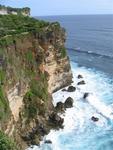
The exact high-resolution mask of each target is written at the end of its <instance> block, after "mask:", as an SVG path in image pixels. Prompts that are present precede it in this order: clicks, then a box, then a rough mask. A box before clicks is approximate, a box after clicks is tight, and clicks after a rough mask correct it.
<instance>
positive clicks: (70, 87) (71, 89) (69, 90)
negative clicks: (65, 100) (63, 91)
mask: <svg viewBox="0 0 113 150" xmlns="http://www.w3.org/2000/svg"><path fill="white" fill-rule="evenodd" d="M75 90H76V88H75V87H74V86H69V87H68V89H67V91H68V92H74V91H75Z"/></svg>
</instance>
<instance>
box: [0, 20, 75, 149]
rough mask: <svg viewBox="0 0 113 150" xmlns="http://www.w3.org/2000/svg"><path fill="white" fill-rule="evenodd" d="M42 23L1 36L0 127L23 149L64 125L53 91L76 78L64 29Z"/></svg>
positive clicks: (52, 24)
mask: <svg viewBox="0 0 113 150" xmlns="http://www.w3.org/2000/svg"><path fill="white" fill-rule="evenodd" d="M15 19H16V18H15ZM38 23H40V22H38ZM40 24H41V25H40V26H41V27H40V30H38V29H37V30H36V31H35V32H34V30H33V31H31V32H24V33H20V34H17V33H18V32H16V34H15V35H14V33H13V36H12V35H7V36H4V37H1V38H0V50H1V51H0V55H1V56H0V58H2V59H0V60H1V62H0V94H1V95H0V96H1V97H0V102H1V104H2V109H1V112H0V129H1V130H3V131H4V132H5V133H6V134H7V135H9V136H10V137H12V138H13V139H14V141H15V142H16V143H17V145H18V147H19V148H21V150H23V149H25V148H26V147H28V146H29V145H32V144H39V142H40V140H41V139H42V137H43V136H44V135H45V134H47V133H48V132H49V131H50V129H51V128H54V129H59V128H60V127H63V119H62V118H61V117H60V116H58V114H57V113H56V112H55V108H54V106H53V104H52V93H53V92H54V91H57V90H59V89H61V88H62V87H65V86H67V85H69V84H70V83H71V82H72V73H71V68H70V63H69V58H68V56H67V54H66V49H65V47H64V42H65V31H64V29H63V28H62V27H61V26H60V25H59V23H51V24H49V23H47V24H46V23H43V25H42V22H41V23H40ZM68 104H69V105H72V104H71V102H70V103H69V102H68ZM0 107H1V106H0Z"/></svg>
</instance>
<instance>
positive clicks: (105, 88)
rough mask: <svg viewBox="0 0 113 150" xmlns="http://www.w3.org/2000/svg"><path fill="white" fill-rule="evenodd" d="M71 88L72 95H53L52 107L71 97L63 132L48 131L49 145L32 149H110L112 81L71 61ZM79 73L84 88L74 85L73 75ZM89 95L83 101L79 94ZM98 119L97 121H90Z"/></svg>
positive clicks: (112, 141)
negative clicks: (75, 88) (93, 117)
mask: <svg viewBox="0 0 113 150" xmlns="http://www.w3.org/2000/svg"><path fill="white" fill-rule="evenodd" d="M72 70H73V75H74V78H73V81H74V83H73V85H74V86H76V87H77V90H76V91H75V92H73V93H68V92H62V91H58V92H56V93H54V94H53V98H54V102H53V103H54V105H56V103H57V102H58V101H61V100H62V101H63V102H64V101H65V99H66V98H67V97H69V96H71V97H72V98H73V99H74V107H73V108H69V109H67V111H66V113H65V114H64V115H61V116H62V117H64V119H65V121H64V129H63V130H59V131H53V130H52V131H51V132H50V133H49V135H47V136H46V137H45V138H44V141H45V140H51V141H52V144H44V141H42V143H41V146H40V147H34V150H63V149H65V150H113V105H112V104H113V80H112V79H110V78H109V77H108V76H107V75H106V74H104V73H103V72H100V71H96V70H95V69H90V68H86V67H79V66H78V65H77V64H76V63H73V62H72ZM78 74H82V75H83V77H84V80H85V82H86V85H80V86H77V82H78V81H79V80H80V79H79V80H78V79H77V75H78ZM85 92H89V93H90V95H89V97H88V98H87V99H86V100H84V99H83V94H84V93H85ZM92 116H96V117H98V118H99V121H98V122H93V121H92V120H91V117H92Z"/></svg>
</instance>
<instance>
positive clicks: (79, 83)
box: [77, 80, 86, 85]
mask: <svg viewBox="0 0 113 150" xmlns="http://www.w3.org/2000/svg"><path fill="white" fill-rule="evenodd" d="M82 84H86V83H85V81H84V80H82V81H80V82H78V83H77V85H82Z"/></svg>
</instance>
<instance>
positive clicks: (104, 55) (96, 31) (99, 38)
mask: <svg viewBox="0 0 113 150" xmlns="http://www.w3.org/2000/svg"><path fill="white" fill-rule="evenodd" d="M41 19H44V20H47V21H51V22H53V21H59V22H60V23H61V25H62V26H63V27H64V28H65V29H66V31H67V42H66V47H67V48H68V53H69V56H70V59H71V60H72V61H75V62H77V63H79V65H81V66H86V67H94V68H96V69H98V70H102V71H104V72H106V73H109V75H110V76H113V15H76V16H53V17H41ZM103 64H104V65H103ZM111 74H112V75H111Z"/></svg>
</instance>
